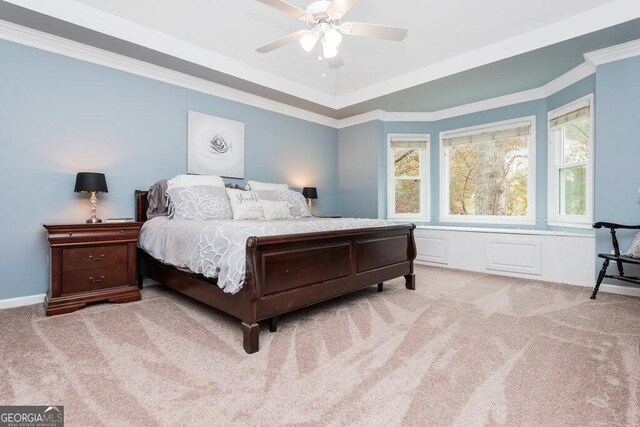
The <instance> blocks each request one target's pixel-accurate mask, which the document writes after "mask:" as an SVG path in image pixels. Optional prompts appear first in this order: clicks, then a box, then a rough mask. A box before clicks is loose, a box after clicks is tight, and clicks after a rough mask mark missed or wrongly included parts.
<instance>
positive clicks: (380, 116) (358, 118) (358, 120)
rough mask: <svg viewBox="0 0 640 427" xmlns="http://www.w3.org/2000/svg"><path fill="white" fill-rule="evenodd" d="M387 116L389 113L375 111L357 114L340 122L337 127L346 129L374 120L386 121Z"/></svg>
mask: <svg viewBox="0 0 640 427" xmlns="http://www.w3.org/2000/svg"><path fill="white" fill-rule="evenodd" d="M387 114H388V113H387V112H386V111H384V110H373V111H369V112H367V113H362V114H357V115H355V116H351V117H347V118H344V119H340V120H338V121H337V124H336V127H337V128H338V129H344V128H348V127H351V126H355V125H359V124H362V123H367V122H372V121H374V120H381V121H385V120H386V117H387Z"/></svg>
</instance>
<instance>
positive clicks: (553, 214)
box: [547, 93, 595, 228]
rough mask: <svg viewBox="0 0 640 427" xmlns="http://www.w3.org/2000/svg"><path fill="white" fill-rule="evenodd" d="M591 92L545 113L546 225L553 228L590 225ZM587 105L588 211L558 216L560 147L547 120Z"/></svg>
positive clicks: (587, 226)
mask: <svg viewBox="0 0 640 427" xmlns="http://www.w3.org/2000/svg"><path fill="white" fill-rule="evenodd" d="M593 100H594V96H593V93H590V94H589V95H586V96H583V97H582V98H579V99H576V100H575V101H572V102H570V103H568V104H565V105H563V106H561V107H559V108H556V109H555V110H552V111H549V112H548V113H547V144H548V153H549V154H548V160H547V173H548V177H547V183H548V184H547V185H548V189H547V199H548V201H547V206H548V212H547V217H548V218H547V225H551V226H554V227H571V228H592V224H593V209H594V203H593V198H594V185H593V179H594V178H593V165H594V153H595V150H594V147H595V133H594V131H595V120H594V118H595V114H594V113H595V105H594V102H593ZM587 102H588V104H589V161H588V162H587V163H586V165H587V191H586V196H587V214H586V215H585V216H581V215H560V214H559V212H560V177H559V176H558V175H559V174H558V169H559V167H558V163H559V162H558V157H557V156H559V155H560V153H559V147H556V146H555V144H554V143H553V141H552V140H551V128H550V126H549V122H550V121H551V120H552V119H554V118H556V117H559V116H562V115H563V114H566V113H569V112H571V111H573V110H575V109H577V108H579V107H580V106H581V105H585V104H586V103H587Z"/></svg>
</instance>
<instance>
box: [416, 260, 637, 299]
mask: <svg viewBox="0 0 640 427" xmlns="http://www.w3.org/2000/svg"><path fill="white" fill-rule="evenodd" d="M415 263H416V264H418V265H426V266H429V267H440V268H449V269H451V270H461V271H474V272H476V273H486V274H492V275H494V276H509V277H516V278H520V279H532V280H536V278H535V277H531V276H530V275H526V274H517V273H516V274H508V273H502V272H496V271H477V270H466V269H462V268H454V267H451V266H449V265H445V264H440V263H435V262H425V261H419V260H416V261H415ZM593 280H594V282H593V283H562V282H554V281H549V282H550V283H559V284H562V285H569V286H581V287H583V288H593V287H594V286H595V284H596V283H595V280H596V279H595V276H594V278H593ZM600 292H606V293H609V294H618V295H627V296H631V297H639V298H640V287H639V286H622V285H614V284H611V283H602V284H601V285H600V289H599V290H598V293H600Z"/></svg>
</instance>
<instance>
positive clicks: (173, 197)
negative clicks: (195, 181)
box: [167, 185, 233, 219]
mask: <svg viewBox="0 0 640 427" xmlns="http://www.w3.org/2000/svg"><path fill="white" fill-rule="evenodd" d="M167 196H169V200H170V201H171V203H170V206H171V215H170V216H169V217H170V218H173V219H231V218H233V214H232V213H231V205H230V203H229V197H227V191H226V190H225V188H224V187H211V186H208V185H197V186H195V187H174V188H169V189H168V190H167Z"/></svg>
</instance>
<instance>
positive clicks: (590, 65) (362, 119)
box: [0, 20, 640, 129]
mask: <svg viewBox="0 0 640 427" xmlns="http://www.w3.org/2000/svg"><path fill="white" fill-rule="evenodd" d="M0 39H4V40H8V41H12V42H16V43H20V44H23V45H27V46H31V47H34V48H37V49H41V50H45V51H48V52H52V53H56V54H60V55H64V56H68V57H71V58H75V59H79V60H82V61H86V62H90V63H93V64H98V65H102V66H106V67H110V68H113V69H117V70H120V71H124V72H127V73H131V74H135V75H138V76H142V77H147V78H151V79H154V80H158V81H162V82H164V83H168V84H172V85H176V86H180V87H183V88H186V89H190V90H195V91H197V92H202V93H206V94H208V95H212V96H216V97H219V98H224V99H228V100H230V101H235V102H239V103H242V104H246V105H251V106H253V107H256V108H260V109H264V110H268V111H272V112H275V113H279V114H283V115H286V116H289V117H294V118H297V119H301V120H306V121H309V122H312V123H317V124H320V125H324V126H328V127H333V128H337V129H344V128H347V127H350V126H355V125H358V124H362V123H366V122H370V121H373V120H380V121H387V122H433V121H437V120H444V119H448V118H452V117H458V116H463V115H466V114H473V113H477V112H480V111H486V110H491V109H495V108H501V107H506V106H509V105H515V104H520V103H524V102H529V101H534V100H537V99H543V98H546V97H548V96H551V95H553V94H554V93H556V92H558V91H560V90H562V89H565V88H566V87H568V86H571V85H572V84H574V83H576V82H578V81H580V80H582V79H584V78H586V77H588V76H590V75H591V74H593V73H594V72H595V71H596V65H598V64H604V63H607V62H611V61H617V60H620V59H625V58H630V57H632V56H638V55H640V40H634V41H631V42H628V43H623V44H620V45H616V46H611V47H609V48H606V49H601V50H598V51H594V52H589V53H586V54H585V55H584V56H585V58H586V59H587V62H585V63H583V64H581V65H579V66H577V67H576V68H574V69H572V70H570V71H568V72H567V73H565V74H563V75H561V76H560V77H558V78H556V79H554V80H552V81H551V82H549V83H547V84H546V85H544V86H541V87H539V88H535V89H530V90H526V91H522V92H517V93H513V94H509V95H504V96H500V97H496V98H491V99H486V100H482V101H478V102H473V103H470V104H464V105H459V106H456V107H452V108H447V109H444V110H439V111H434V112H386V111H384V110H373V111H370V112H367V113H363V114H358V115H355V116H352V117H347V118H344V119H340V120H338V119H334V118H332V117H328V116H324V115H321V114H317V113H314V112H311V111H307V110H304V109H302V108H297V107H293V106H291V105H288V104H284V103H281V102H278V101H273V100H271V99H268V98H264V97H261V96H258V95H253V94H250V93H247V92H243V91H240V90H237V89H233V88H230V87H227V86H223V85H220V84H218V83H213V82H210V81H208V80H204V79H200V78H197V77H193V76H190V75H188V74H184V73H180V72H177V71H173V70H169V69H167V68H163V67H160V66H157V65H153V64H149V63H147V62H143V61H140V60H137V59H132V58H129V57H127V56H124V55H119V54H116V53H113V52H109V51H106V50H103V49H98V48H95V47H92V46H88V45H85V44H82V43H79V42H75V41H71V40H68V39H65V38H62V37H58V36H54V35H51V34H48V33H44V32H41V31H38V30H34V29H31V28H27V27H23V26H20V25H17V24H13V23H9V22H5V21H1V20H0Z"/></svg>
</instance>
